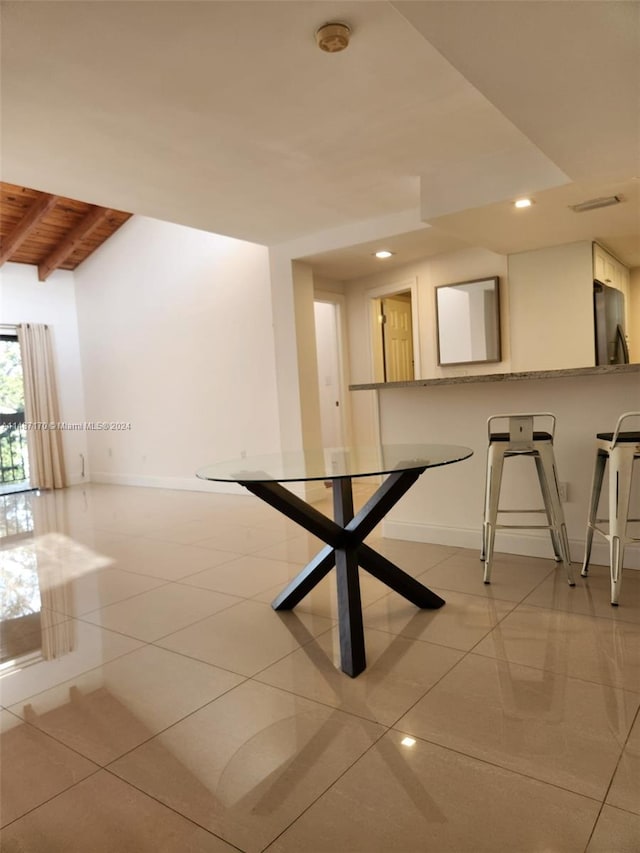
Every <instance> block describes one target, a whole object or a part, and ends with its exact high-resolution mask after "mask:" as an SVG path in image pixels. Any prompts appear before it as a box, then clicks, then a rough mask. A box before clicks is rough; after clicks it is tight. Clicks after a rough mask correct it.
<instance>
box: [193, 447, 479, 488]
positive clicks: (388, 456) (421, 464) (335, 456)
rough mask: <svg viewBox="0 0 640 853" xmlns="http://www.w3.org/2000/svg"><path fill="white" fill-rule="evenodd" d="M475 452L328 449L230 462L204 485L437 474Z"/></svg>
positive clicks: (206, 476) (209, 471) (202, 474)
mask: <svg viewBox="0 0 640 853" xmlns="http://www.w3.org/2000/svg"><path fill="white" fill-rule="evenodd" d="M472 452H473V451H472V450H471V449H470V448H469V447H461V446H459V445H452V444H383V445H380V446H349V447H323V448H318V449H312V450H296V451H289V452H283V453H271V454H264V455H260V456H250V457H242V458H239V459H230V460H227V461H224V462H216V463H214V464H212V465H207V466H205V467H204V468H201V469H200V470H199V471H198V472H197V476H198V477H199V478H200V479H202V480H215V481H221V482H231V483H247V482H254V483H269V482H273V481H275V482H278V483H291V482H310V481H312V480H335V479H340V478H344V477H373V476H379V475H382V474H391V473H393V472H394V471H407V470H411V469H417V468H420V469H425V468H436V467H438V466H440V465H449V464H451V463H452V462H460V461H461V460H463V459H466V458H467V457H468V456H471V454H472Z"/></svg>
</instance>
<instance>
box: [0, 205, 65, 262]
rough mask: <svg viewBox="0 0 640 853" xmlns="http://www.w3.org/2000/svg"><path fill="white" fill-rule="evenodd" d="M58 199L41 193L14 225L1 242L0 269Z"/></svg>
mask: <svg viewBox="0 0 640 853" xmlns="http://www.w3.org/2000/svg"><path fill="white" fill-rule="evenodd" d="M58 201H59V198H58V196H57V195H50V194H49V193H43V194H42V196H41V197H40V198H39V199H38V200H37V201H35V202H34V203H33V204H32V205H31V207H30V208H29V210H28V211H27V212H26V214H25V215H24V216H23V217H22V219H21V220H20V222H18V223H17V224H16V226H15V227H14V229H13V231H11V233H10V234H8V235H7V237H6V239H5V240H3V241H2V248H1V249H0V267H1V266H2V264H4V262H5V261H8V260H9V258H10V257H11V255H13V253H14V252H15V251H16V250H17V249H18V248H19V247H20V246H21V245H22V244H23V243H24V241H25V240H26V239H27V237H28V236H29V234H31V232H32V231H33V230H34V228H37V226H38V224H39V223H40V222H41V221H42V220H43V219H44V217H45V216H46V215H47V213H49V211H50V210H51V209H52V208H53V207H55V205H56V204H57V203H58Z"/></svg>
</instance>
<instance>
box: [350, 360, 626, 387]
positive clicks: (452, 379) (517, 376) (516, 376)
mask: <svg viewBox="0 0 640 853" xmlns="http://www.w3.org/2000/svg"><path fill="white" fill-rule="evenodd" d="M639 372H640V364H605V365H601V366H600V367H567V368H564V369H562V370H529V371H525V372H523V373H481V374H476V375H466V376H442V377H440V378H437V379H436V378H433V379H413V380H410V381H408V382H367V383H362V384H355V385H349V390H350V391H373V390H385V391H387V390H390V389H395V388H423V387H429V386H432V385H465V384H468V383H470V382H517V381H519V380H526V379H563V378H564V377H567V376H602V375H610V374H613V375H615V374H620V373H622V374H627V373H639Z"/></svg>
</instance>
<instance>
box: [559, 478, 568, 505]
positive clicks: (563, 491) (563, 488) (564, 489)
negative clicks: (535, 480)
mask: <svg viewBox="0 0 640 853" xmlns="http://www.w3.org/2000/svg"><path fill="white" fill-rule="evenodd" d="M558 491H559V493H560V501H561V502H562V503H563V504H566V503H567V502H568V500H569V483H558Z"/></svg>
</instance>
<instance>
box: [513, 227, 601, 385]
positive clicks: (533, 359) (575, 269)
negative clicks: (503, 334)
mask: <svg viewBox="0 0 640 853" xmlns="http://www.w3.org/2000/svg"><path fill="white" fill-rule="evenodd" d="M509 293H510V300H511V340H512V344H511V364H512V368H513V370H514V371H515V372H518V371H521V370H554V369H556V368H565V367H589V366H592V365H593V364H594V363H595V349H594V330H593V256H592V244H591V242H590V241H588V242H580V243H569V244H566V245H564V246H553V247H551V248H547V249H538V250H536V251H532V252H520V253H518V254H516V255H510V256H509Z"/></svg>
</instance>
